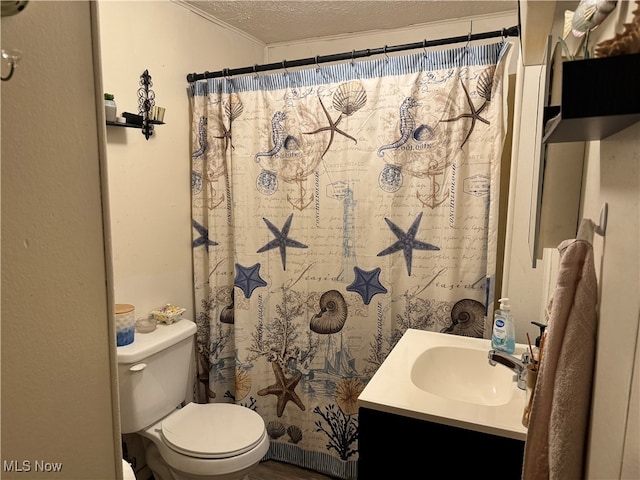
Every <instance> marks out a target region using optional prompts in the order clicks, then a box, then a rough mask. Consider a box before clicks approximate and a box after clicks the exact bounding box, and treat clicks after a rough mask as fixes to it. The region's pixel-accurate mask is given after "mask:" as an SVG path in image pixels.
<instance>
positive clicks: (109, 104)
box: [104, 93, 118, 123]
mask: <svg viewBox="0 0 640 480" xmlns="http://www.w3.org/2000/svg"><path fill="white" fill-rule="evenodd" d="M104 114H105V117H106V118H107V122H114V123H115V121H116V117H117V114H118V108H117V106H116V102H115V101H114V96H113V94H111V93H105V94H104Z"/></svg>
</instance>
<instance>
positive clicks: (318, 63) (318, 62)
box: [316, 55, 320, 71]
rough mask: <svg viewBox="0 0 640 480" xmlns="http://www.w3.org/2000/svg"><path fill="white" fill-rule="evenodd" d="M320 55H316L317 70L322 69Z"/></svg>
mask: <svg viewBox="0 0 640 480" xmlns="http://www.w3.org/2000/svg"><path fill="white" fill-rule="evenodd" d="M319 58H320V55H316V70H318V71H320V61H319Z"/></svg>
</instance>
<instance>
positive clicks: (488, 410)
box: [358, 329, 527, 440]
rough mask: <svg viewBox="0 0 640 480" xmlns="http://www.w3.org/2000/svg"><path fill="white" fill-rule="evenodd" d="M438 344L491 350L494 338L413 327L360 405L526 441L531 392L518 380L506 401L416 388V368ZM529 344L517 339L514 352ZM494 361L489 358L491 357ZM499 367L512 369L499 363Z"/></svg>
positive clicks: (361, 396) (384, 365)
mask: <svg viewBox="0 0 640 480" xmlns="http://www.w3.org/2000/svg"><path fill="white" fill-rule="evenodd" d="M438 345H453V346H468V347H470V348H480V349H484V350H486V351H487V352H489V350H491V341H490V340H488V339H480V338H470V337H462V336H458V335H450V334H443V333H437V332H427V331H423V330H415V329H408V330H407V331H406V332H405V334H404V335H403V336H402V338H401V339H400V341H399V342H398V343H397V344H396V346H395V347H394V348H393V350H392V351H391V353H389V355H388V356H387V358H386V360H385V361H384V362H383V363H382V365H381V366H380V368H379V369H378V371H377V372H376V373H375V374H374V376H373V378H372V379H371V380H370V381H369V383H368V384H367V386H366V387H365V389H364V390H363V391H362V393H361V394H360V396H359V398H358V402H359V406H360V407H365V408H370V409H373V410H379V411H383V412H387V413H393V414H397V415H403V416H405V417H412V418H416V419H418V420H426V421H430V422H435V423H440V424H444V425H449V426H453V427H460V428H465V429H468V430H474V431H478V432H483V433H488V434H493V435H499V436H502V437H508V438H513V439H516V440H525V439H526V436H527V428H526V427H525V426H524V425H522V412H523V409H524V404H525V398H526V393H525V391H524V390H521V389H519V388H518V386H517V384H516V382H515V381H514V382H513V389H514V391H513V396H512V398H511V400H510V401H509V402H508V403H506V404H504V405H497V406H486V405H476V404H473V403H467V402H463V401H458V400H450V399H447V398H443V397H440V396H437V395H434V394H431V393H428V392H425V391H423V390H421V389H419V388H418V387H416V386H415V385H414V384H413V382H412V381H411V368H412V366H413V364H414V362H415V360H416V358H417V357H418V356H419V355H420V354H421V353H422V352H424V351H425V350H426V349H428V348H430V347H433V346H438ZM526 348H527V346H525V345H522V344H516V353H515V355H514V356H516V357H517V358H520V354H521V353H522V352H523V351H525V350H526ZM487 361H488V360H487ZM493 368H506V367H504V366H502V365H496V366H495V367H493Z"/></svg>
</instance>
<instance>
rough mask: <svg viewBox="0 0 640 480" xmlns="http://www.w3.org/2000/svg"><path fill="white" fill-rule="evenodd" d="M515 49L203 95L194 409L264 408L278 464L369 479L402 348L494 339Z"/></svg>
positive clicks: (247, 81) (208, 87) (195, 194)
mask: <svg viewBox="0 0 640 480" xmlns="http://www.w3.org/2000/svg"><path fill="white" fill-rule="evenodd" d="M508 48H509V44H508V43H495V44H491V45H484V46H466V47H462V48H455V49H450V50H444V51H435V52H421V53H419V54H413V55H403V56H398V57H390V58H386V57H385V58H382V59H374V60H367V61H362V62H351V63H345V64H339V65H329V66H322V67H315V68H310V69H304V70H298V71H290V72H284V73H275V74H271V75H251V76H246V77H234V78H226V79H225V78H222V79H209V80H205V81H201V82H196V83H192V84H191V85H190V102H191V106H192V112H193V117H192V207H193V218H192V226H193V229H192V232H193V269H194V291H195V298H196V309H197V311H196V319H195V320H196V323H197V326H198V333H197V382H196V392H195V398H194V400H195V401H197V402H235V403H238V404H240V405H243V406H245V407H247V408H251V409H253V410H255V411H257V412H258V413H259V414H260V415H261V416H262V417H263V418H264V421H265V425H266V427H267V431H268V433H269V436H270V440H271V447H270V450H269V453H268V454H267V458H272V459H276V460H281V461H285V462H289V463H292V464H295V465H298V466H302V467H305V468H310V469H313V470H316V471H318V472H321V473H324V474H327V475H331V476H334V477H337V478H343V479H348V478H356V476H357V459H358V403H357V400H358V395H359V394H360V392H361V391H362V390H363V389H364V387H365V385H366V384H367V382H368V381H369V380H370V379H371V377H372V376H373V375H374V373H375V372H376V370H377V368H378V367H379V366H380V364H381V363H382V362H383V361H384V359H385V358H386V356H387V355H388V353H389V352H390V351H391V349H392V348H393V347H394V345H395V344H396V342H397V341H398V340H399V339H400V337H401V336H402V334H403V333H404V332H405V331H406V330H407V329H409V328H415V329H423V330H431V331H436V332H441V333H442V334H443V335H445V334H453V335H469V336H477V337H483V336H484V334H485V332H484V321H485V317H486V316H487V314H489V315H490V314H491V312H490V311H489V310H488V307H487V305H490V303H491V302H492V300H493V280H494V274H495V264H496V261H495V260H496V259H495V255H496V232H497V225H496V218H497V199H498V196H499V192H498V190H497V187H498V185H499V163H500V162H499V161H500V156H501V153H502V147H503V140H504V132H505V124H506V123H505V122H506V119H505V118H504V117H503V115H504V111H505V109H504V101H505V99H504V97H503V87H504V82H503V77H504V69H505V65H504V64H505V57H506V53H507V51H508ZM489 308H490V307H489Z"/></svg>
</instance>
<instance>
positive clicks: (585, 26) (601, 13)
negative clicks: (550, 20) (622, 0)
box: [560, 0, 618, 60]
mask: <svg viewBox="0 0 640 480" xmlns="http://www.w3.org/2000/svg"><path fill="white" fill-rule="evenodd" d="M617 5H618V0H580V3H579V4H578V6H577V7H576V9H575V11H573V12H572V11H570V10H567V11H565V13H564V30H563V34H562V38H561V39H560V43H561V44H562V47H563V49H564V51H565V54H566V56H567V58H568V59H569V60H574V59H575V57H576V54H572V53H571V52H570V50H569V46H568V44H567V41H568V40H569V34H570V33H571V34H572V35H573V37H574V38H578V39H580V40H581V43H582V48H583V58H585V59H587V58H591V57H592V54H591V52H590V51H589V35H590V33H591V32H592V31H593V30H595V29H596V28H597V27H598V26H599V25H600V24H601V23H602V22H603V21H604V20H605V19H606V18H607V17H608V16H609V15H610V14H611V12H613V11H614V10H615V8H616V6H617ZM579 47H580V44H578V48H579Z"/></svg>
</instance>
